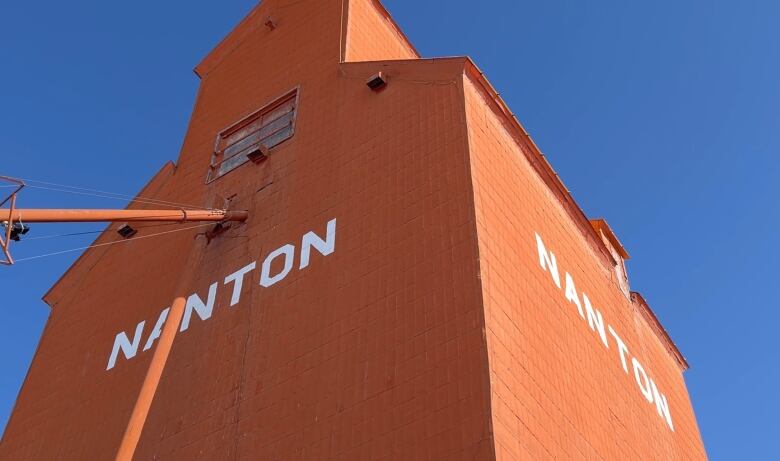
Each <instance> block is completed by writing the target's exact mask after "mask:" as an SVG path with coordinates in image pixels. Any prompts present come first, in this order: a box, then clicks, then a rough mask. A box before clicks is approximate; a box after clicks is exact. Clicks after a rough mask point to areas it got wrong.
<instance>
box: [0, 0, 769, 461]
mask: <svg viewBox="0 0 780 461" xmlns="http://www.w3.org/2000/svg"><path fill="white" fill-rule="evenodd" d="M253 4H254V2H251V1H222V2H204V1H200V0H197V1H194V0H191V1H186V2H185V1H180V0H176V1H173V0H169V1H166V2H151V1H148V0H139V1H136V2H130V3H128V2H124V3H121V4H117V3H115V2H105V1H101V2H98V1H76V2H59V1H58V2H55V1H49V0H47V1H41V2H36V3H35V4H34V5H32V4H30V3H29V2H5V3H4V4H3V5H2V6H0V69H1V70H2V71H1V72H0V149H1V150H2V153H1V154H0V159H2V163H0V174H7V175H14V176H18V177H25V178H32V179H37V180H44V181H53V182H59V183H65V184H70V185H76V186H81V187H90V188H95V189H102V190H108V191H114V192H121V193H127V194H133V193H134V192H136V191H137V190H138V189H139V188H140V187H141V186H142V185H143V184H144V183H145V182H146V181H147V180H148V179H149V178H150V177H151V175H152V174H153V173H154V172H155V171H157V169H158V168H159V167H160V166H161V165H162V164H163V163H164V161H166V160H168V159H175V158H176V156H177V153H178V150H179V147H180V145H181V141H182V139H183V136H184V132H185V129H186V125H187V121H188V117H189V114H190V110H191V108H192V105H193V101H194V96H195V92H196V89H197V84H198V80H197V78H196V77H195V76H194V75H193V74H192V68H193V67H194V65H195V64H196V63H197V62H198V61H199V60H200V58H201V57H203V56H204V55H205V53H206V52H207V51H209V50H210V49H211V47H212V46H214V45H215V44H216V43H217V42H218V41H219V40H220V39H221V38H222V37H223V36H224V35H225V34H226V33H227V32H228V31H229V30H230V29H231V28H232V27H233V26H234V25H235V24H236V23H237V22H238V21H239V20H240V19H241V18H242V17H243V15H244V14H245V13H246V12H247V11H248V10H249V9H250V8H251V7H252V6H253ZM385 4H386V6H387V7H388V9H389V10H390V11H391V12H392V13H393V15H394V17H395V19H396V20H397V21H398V22H399V24H400V25H401V27H402V28H404V30H405V31H406V33H407V35H408V36H409V37H410V38H411V40H412V41H413V42H414V43H415V45H416V46H417V48H418V49H419V50H420V52H421V53H422V54H423V55H424V56H428V57H430V56H449V55H464V54H466V55H470V56H471V57H472V58H474V59H475V61H476V62H477V64H478V65H479V66H480V67H481V68H482V70H483V71H485V73H486V74H487V75H488V77H489V78H490V80H491V81H492V83H493V84H494V85H495V87H496V88H497V89H498V90H499V91H500V92H501V94H502V96H503V97H504V99H505V100H506V101H507V102H508V104H509V105H510V107H511V108H512V109H513V111H514V112H515V113H516V114H517V116H518V117H519V118H520V120H521V121H522V122H523V123H524V125H525V126H526V128H527V129H528V131H529V132H530V133H531V135H532V136H533V137H534V139H535V141H536V142H537V144H538V145H539V146H540V147H541V149H542V150H543V151H544V152H545V154H546V155H547V156H548V157H549V159H550V161H551V163H552V164H553V166H554V167H555V168H556V170H557V171H558V173H559V174H560V176H561V177H562V178H563V180H564V182H565V183H566V185H567V186H568V187H569V189H570V190H571V191H572V192H573V194H574V196H575V198H576V199H577V200H578V202H579V204H580V206H582V208H583V209H584V210H585V212H586V214H588V215H589V216H593V217H596V216H604V217H606V218H607V219H608V220H609V222H610V224H611V225H612V227H613V229H615V231H616V232H617V234H618V236H619V237H620V238H621V240H622V241H623V243H624V244H625V246H626V247H627V249H628V251H629V252H630V253H631V256H632V259H631V261H629V266H628V269H629V275H630V280H631V285H632V288H633V289H635V290H638V291H640V292H642V293H643V294H644V296H645V298H646V299H647V300H648V302H649V303H650V305H651V306H652V307H653V309H654V310H655V312H656V313H657V315H658V317H659V318H660V319H661V320H662V322H663V323H664V325H665V327H666V328H667V330H668V331H669V332H670V334H671V335H672V337H673V338H674V340H675V341H676V343H677V345H678V346H679V347H680V349H681V350H682V351H683V353H684V354H685V356H686V357H687V358H688V360H689V362H690V363H691V366H692V367H691V370H689V371H688V372H687V373H686V379H687V382H688V386H689V391H690V394H691V397H692V400H693V405H694V408H695V410H696V412H697V416H698V420H699V424H700V427H701V430H702V433H703V436H704V441H705V444H706V447H707V450H708V452H709V454H710V456H711V457H712V459H762V458H766V457H767V456H769V455H770V454H775V453H776V447H775V446H774V439H775V438H776V436H777V434H778V433H780V423H779V422H778V418H777V414H778V413H780V402H779V399H778V394H777V391H776V389H777V382H778V380H779V379H780V372H779V371H778V366H777V365H778V345H777V339H776V338H778V334H777V333H776V332H775V329H776V325H777V324H778V323H779V322H780V313H779V312H778V309H777V308H778V307H779V306H778V304H779V303H780V301H778V297H777V296H776V295H775V294H774V287H775V286H776V285H775V284H776V283H777V282H776V278H777V275H778V270H777V269H776V268H775V266H774V265H775V264H776V262H777V260H778V257H780V250H778V245H777V244H776V238H777V235H778V231H777V226H778V224H780V211H778V210H779V208H778V205H777V203H776V200H777V198H778V197H780V157H778V155H777V153H778V151H779V150H780V110H778V107H780V84H778V82H780V33H779V32H778V30H780V28H778V27H777V24H776V22H777V18H778V17H780V3H778V2H773V1H752V2H737V1H716V2H712V1H701V0H699V1H683V2H680V1H669V0H659V1H655V2H641V3H640V2H624V1H602V2H582V1H547V2H525V1H517V0H484V1H482V2H466V1H462V0H450V1H447V2H445V1H440V0H431V1H428V2H408V1H402V0H386V2H385ZM24 200H25V201H24V205H25V206H28V207H44V206H46V207H60V206H62V207H77V206H78V207H89V206H95V207H107V206H122V205H123V204H122V203H121V202H117V203H111V202H107V201H105V200H98V199H94V198H92V197H87V196H78V195H72V196H68V195H64V194H57V193H52V192H49V191H43V190H30V191H29V192H26V193H25V195H24ZM101 228H102V226H101V225H78V226H62V225H46V226H36V228H35V229H34V233H33V234H30V236H43V235H49V234H58V233H62V232H79V231H90V230H100V229H101ZM93 237H94V235H87V236H81V237H72V238H68V239H51V240H48V239H40V240H30V241H28V242H27V244H23V245H17V247H16V249H17V253H16V254H17V256H19V257H25V256H32V255H36V254H40V253H45V252H48V251H55V250H59V249H64V248H72V247H78V246H82V245H87V244H89V243H90V242H91V239H92V238H93ZM77 255H78V253H71V254H66V255H62V256H57V257H52V258H46V259H41V260H36V261H29V262H26V263H20V264H19V265H17V266H15V267H13V268H11V269H8V268H6V269H0V270H1V271H2V275H0V292H1V293H3V297H2V298H3V300H2V302H0V314H2V319H3V321H2V322H0V369H2V373H0V427H4V425H5V421H6V419H7V417H8V414H9V413H10V411H11V408H12V406H13V402H14V400H15V398H16V395H17V392H18V390H19V387H20V386H21V383H22V380H23V379H24V376H25V373H26V371H27V368H28V367H29V363H30V361H31V359H32V356H33V353H34V351H35V347H36V344H37V342H38V339H39V337H40V334H41V332H42V329H43V326H44V324H45V321H46V318H47V315H48V307H46V306H45V305H44V304H43V302H41V301H40V298H41V296H42V295H43V294H44V293H45V292H46V290H47V289H48V288H49V287H50V286H51V284H52V283H53V282H54V281H55V280H57V279H58V278H59V276H60V275H61V274H62V272H64V270H65V269H67V267H68V266H69V265H70V263H71V262H72V261H73V259H75V257H77Z"/></svg>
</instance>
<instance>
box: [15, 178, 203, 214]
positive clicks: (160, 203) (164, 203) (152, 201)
mask: <svg viewBox="0 0 780 461" xmlns="http://www.w3.org/2000/svg"><path fill="white" fill-rule="evenodd" d="M27 187H30V188H34V189H43V190H50V191H54V192H65V193H68V194H76V195H88V196H91V197H101V198H110V199H114V200H121V201H123V202H124V201H130V202H138V203H145V204H149V205H156V206H164V207H169V208H179V209H180V208H188V209H201V208H203V207H196V206H194V205H186V204H183V203H176V202H169V201H166V200H155V199H148V198H135V197H133V198H130V197H128V196H121V194H112V193H110V192H109V193H107V194H111V195H106V194H97V193H93V192H79V191H76V190H67V189H58V188H53V187H45V186H36V185H33V184H27ZM206 209H207V210H215V209H216V208H206Z"/></svg>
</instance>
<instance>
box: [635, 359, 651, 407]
mask: <svg viewBox="0 0 780 461" xmlns="http://www.w3.org/2000/svg"><path fill="white" fill-rule="evenodd" d="M631 364H632V365H633V366H634V378H635V379H636V383H637V385H638V386H639V390H641V391H642V395H644V396H645V398H646V399H647V401H648V402H650V403H653V391H652V389H650V378H648V377H647V373H645V369H644V368H642V364H641V363H639V361H638V360H637V359H636V357H631Z"/></svg>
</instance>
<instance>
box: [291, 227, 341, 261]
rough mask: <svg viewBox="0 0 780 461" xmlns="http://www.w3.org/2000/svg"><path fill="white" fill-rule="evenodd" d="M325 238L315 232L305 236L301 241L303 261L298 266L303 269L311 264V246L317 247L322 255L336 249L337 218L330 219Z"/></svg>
mask: <svg viewBox="0 0 780 461" xmlns="http://www.w3.org/2000/svg"><path fill="white" fill-rule="evenodd" d="M325 232H326V233H325V240H322V239H321V238H320V237H319V236H318V235H317V234H315V233H314V232H307V233H306V234H305V235H304V236H303V240H302V241H301V263H300V266H299V267H298V268H299V269H303V268H304V267H306V266H308V265H309V256H310V253H311V247H314V248H316V249H317V251H319V252H320V254H321V255H323V256H327V255H329V254H331V253H333V251H334V250H335V249H336V220H335V219H331V220H330V221H328V226H327V230H326V231H325Z"/></svg>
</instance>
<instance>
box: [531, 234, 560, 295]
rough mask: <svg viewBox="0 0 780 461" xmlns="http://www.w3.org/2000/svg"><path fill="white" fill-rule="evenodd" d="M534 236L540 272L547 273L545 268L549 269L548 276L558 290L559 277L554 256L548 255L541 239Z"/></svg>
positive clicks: (537, 235)
mask: <svg viewBox="0 0 780 461" xmlns="http://www.w3.org/2000/svg"><path fill="white" fill-rule="evenodd" d="M535 235H536V249H537V251H538V252H539V265H540V266H542V270H544V271H547V267H549V268H550V275H551V276H552V279H553V281H554V282H555V284H556V285H557V286H558V288H560V287H561V276H560V274H558V262H557V261H556V260H555V255H554V254H553V253H552V252H549V253H548V252H547V248H545V246H544V242H542V238H541V237H539V234H535Z"/></svg>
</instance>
